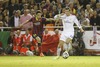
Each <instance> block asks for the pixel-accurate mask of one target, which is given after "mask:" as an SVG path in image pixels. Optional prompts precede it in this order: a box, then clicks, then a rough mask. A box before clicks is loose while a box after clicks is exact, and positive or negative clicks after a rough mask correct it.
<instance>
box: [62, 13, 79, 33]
mask: <svg viewBox="0 0 100 67" xmlns="http://www.w3.org/2000/svg"><path fill="white" fill-rule="evenodd" d="M61 19H62V23H63V33H67V32H74V23H75V24H76V25H77V26H78V27H79V28H81V25H80V23H79V21H78V20H77V18H76V16H75V15H70V16H66V18H61Z"/></svg>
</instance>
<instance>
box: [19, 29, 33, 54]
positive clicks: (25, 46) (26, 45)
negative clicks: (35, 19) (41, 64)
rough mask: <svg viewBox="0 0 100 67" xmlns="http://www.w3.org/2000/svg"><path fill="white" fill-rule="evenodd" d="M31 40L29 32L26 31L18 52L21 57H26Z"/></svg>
mask: <svg viewBox="0 0 100 67" xmlns="http://www.w3.org/2000/svg"><path fill="white" fill-rule="evenodd" d="M32 40H33V37H32V35H31V34H30V32H29V30H26V33H25V35H23V44H22V48H21V50H20V54H21V55H26V52H27V51H28V50H30V47H31V45H32Z"/></svg>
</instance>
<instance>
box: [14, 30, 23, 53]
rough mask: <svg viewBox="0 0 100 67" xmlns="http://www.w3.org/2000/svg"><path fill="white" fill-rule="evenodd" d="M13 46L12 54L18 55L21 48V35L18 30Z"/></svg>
mask: <svg viewBox="0 0 100 67" xmlns="http://www.w3.org/2000/svg"><path fill="white" fill-rule="evenodd" d="M13 44H14V46H13V53H14V54H17V55H18V54H19V52H20V49H21V46H22V35H21V31H20V30H17V31H16V34H15V37H14V43H13Z"/></svg>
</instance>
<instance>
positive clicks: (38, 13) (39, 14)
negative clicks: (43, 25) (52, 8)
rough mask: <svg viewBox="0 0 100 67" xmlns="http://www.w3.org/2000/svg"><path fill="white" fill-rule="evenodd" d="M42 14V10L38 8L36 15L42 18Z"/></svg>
mask: <svg viewBox="0 0 100 67" xmlns="http://www.w3.org/2000/svg"><path fill="white" fill-rule="evenodd" d="M41 15H42V13H41V11H40V10H38V11H37V12H36V17H37V18H38V19H40V18H41Z"/></svg>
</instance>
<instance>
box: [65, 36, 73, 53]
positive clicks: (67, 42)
mask: <svg viewBox="0 0 100 67" xmlns="http://www.w3.org/2000/svg"><path fill="white" fill-rule="evenodd" d="M66 44H67V51H68V52H69V51H70V50H71V49H72V38H67V40H66Z"/></svg>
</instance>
